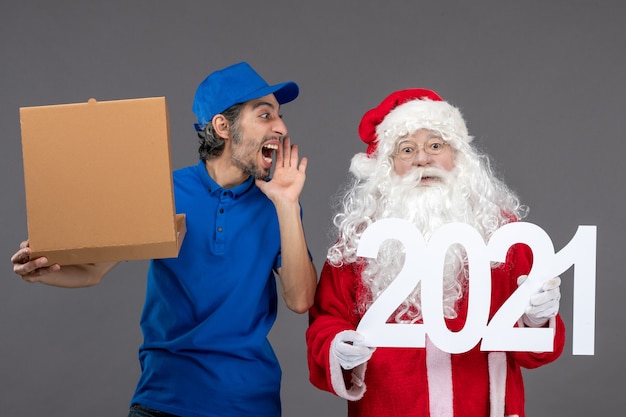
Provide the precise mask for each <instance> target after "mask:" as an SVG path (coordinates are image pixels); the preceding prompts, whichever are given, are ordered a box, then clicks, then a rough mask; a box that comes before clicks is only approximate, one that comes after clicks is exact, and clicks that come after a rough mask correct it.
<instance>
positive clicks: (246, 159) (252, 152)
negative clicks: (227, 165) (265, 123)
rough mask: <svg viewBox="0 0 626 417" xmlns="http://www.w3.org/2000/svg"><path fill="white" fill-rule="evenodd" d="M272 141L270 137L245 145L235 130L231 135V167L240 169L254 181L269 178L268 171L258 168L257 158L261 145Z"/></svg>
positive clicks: (240, 135)
mask: <svg viewBox="0 0 626 417" xmlns="http://www.w3.org/2000/svg"><path fill="white" fill-rule="evenodd" d="M271 139H273V138H272V137H264V138H263V139H262V140H261V141H259V142H258V143H252V142H250V143H248V144H245V143H244V140H243V135H242V134H241V132H240V131H239V130H235V131H234V132H233V133H232V141H233V144H232V146H233V154H232V157H231V161H232V163H233V165H235V166H236V167H237V168H239V169H241V170H242V171H243V172H244V173H245V174H248V175H250V176H252V177H254V178H255V179H260V180H264V179H267V178H268V177H269V176H270V170H269V169H265V168H259V166H258V162H257V157H258V153H259V152H260V149H261V146H262V144H263V143H265V142H267V141H269V140H271Z"/></svg>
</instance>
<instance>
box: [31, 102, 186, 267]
mask: <svg viewBox="0 0 626 417" xmlns="http://www.w3.org/2000/svg"><path fill="white" fill-rule="evenodd" d="M20 121H21V125H22V152H23V158H24V183H25V189H26V214H27V220H28V239H29V242H30V247H31V250H32V256H31V258H35V257H40V256H46V257H47V258H48V260H49V263H50V264H51V263H59V264H61V265H71V264H83V263H95V262H108V261H122V260H134V259H151V258H172V257H176V256H177V255H178V251H179V249H180V246H181V244H182V241H183V238H184V235H185V231H186V229H185V216H184V214H180V215H177V214H176V211H175V206H174V193H173V183H172V168H171V159H170V147H169V124H168V115H167V106H166V104H165V98H164V97H154V98H142V99H131V100H116V101H102V102H98V101H96V100H95V99H89V101H88V102H87V103H76V104H63V105H53V106H38V107H23V108H20Z"/></svg>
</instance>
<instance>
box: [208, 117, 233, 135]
mask: <svg viewBox="0 0 626 417" xmlns="http://www.w3.org/2000/svg"><path fill="white" fill-rule="evenodd" d="M211 124H212V125H213V129H214V130H215V133H217V135H218V136H219V137H221V138H222V139H228V138H230V122H229V121H228V119H226V118H225V117H224V115H222V114H216V115H215V116H213V119H212V120H211Z"/></svg>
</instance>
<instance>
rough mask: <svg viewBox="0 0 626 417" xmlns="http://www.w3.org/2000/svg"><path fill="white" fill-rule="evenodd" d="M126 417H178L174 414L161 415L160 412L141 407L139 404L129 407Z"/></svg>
mask: <svg viewBox="0 0 626 417" xmlns="http://www.w3.org/2000/svg"><path fill="white" fill-rule="evenodd" d="M128 417H178V416H175V415H174V414H168V413H163V412H161V411H157V410H152V409H150V408H146V407H143V406H141V405H139V404H133V406H132V407H130V412H129V413H128Z"/></svg>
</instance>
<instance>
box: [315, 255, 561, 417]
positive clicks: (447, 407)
mask: <svg viewBox="0 0 626 417" xmlns="http://www.w3.org/2000/svg"><path fill="white" fill-rule="evenodd" d="M531 265H532V253H531V252H530V250H529V249H528V247H526V246H524V245H516V246H514V247H513V248H511V250H510V251H509V254H508V255H507V260H506V262H505V263H504V264H502V265H500V266H499V267H498V268H495V269H493V270H492V301H491V311H490V317H492V316H493V315H494V314H495V312H496V311H497V310H498V309H499V307H500V306H501V305H502V304H503V303H504V302H505V301H506V299H507V298H508V297H509V296H510V295H511V294H512V293H513V292H514V291H515V289H516V288H517V278H518V277H519V276H520V275H524V274H528V273H529V271H530V267H531ZM363 291H365V289H364V288H363V286H362V283H361V280H360V267H359V266H357V265H355V264H351V265H345V266H342V267H333V266H331V265H330V264H328V263H326V264H325V265H324V268H323V269H322V273H321V277H320V282H319V284H318V289H317V293H316V299H315V304H314V306H313V307H312V308H311V310H310V313H309V314H310V326H309V328H308V330H307V333H306V341H307V349H308V352H307V357H308V363H309V373H310V380H311V382H312V383H313V385H315V386H316V387H318V388H320V389H322V390H326V391H329V392H331V393H333V394H335V395H339V396H341V397H343V398H346V399H348V400H349V401H348V416H350V417H357V416H358V417H370V416H371V417H381V416H385V417H394V416H398V417H412V416H420V417H421V416H431V417H443V416H445V417H453V416H454V417H483V416H484V417H488V416H489V417H496V416H519V417H524V386H523V381H522V371H521V367H524V368H536V367H539V366H541V365H544V364H547V363H550V362H552V361H554V360H556V359H557V358H558V357H559V355H560V354H561V352H562V351H563V345H564V343H565V326H564V325H563V321H562V320H561V318H560V316H558V315H557V317H555V318H554V319H552V320H551V321H550V326H551V327H553V328H555V338H554V350H553V352H546V353H534V352H486V351H480V347H479V346H476V347H474V348H473V349H472V350H470V351H468V352H466V353H462V354H448V353H445V352H442V351H440V350H439V349H437V348H436V347H435V346H434V345H432V343H430V342H429V341H428V340H427V344H426V347H425V348H380V347H379V348H377V349H376V351H375V352H374V354H373V355H372V358H371V359H370V360H369V361H368V362H366V363H365V364H362V365H360V366H358V367H356V368H354V369H352V370H351V371H345V370H343V369H341V367H340V365H339V363H338V362H337V360H336V358H335V357H334V355H332V354H331V353H330V345H331V342H332V340H333V338H334V337H335V335H336V334H337V333H339V332H341V331H343V330H348V329H351V330H354V329H356V327H357V325H358V323H359V320H360V318H361V315H360V314H359V313H358V312H357V309H356V300H357V297H358V296H359V295H360V294H361V293H362V292H363ZM467 300H468V297H467V296H465V297H464V298H462V299H461V300H459V302H458V304H457V311H458V312H459V316H458V317H457V318H456V319H452V320H446V322H447V324H448V327H449V328H450V329H451V330H452V331H458V330H460V329H462V328H463V324H464V323H465V317H466V313H467Z"/></svg>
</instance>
